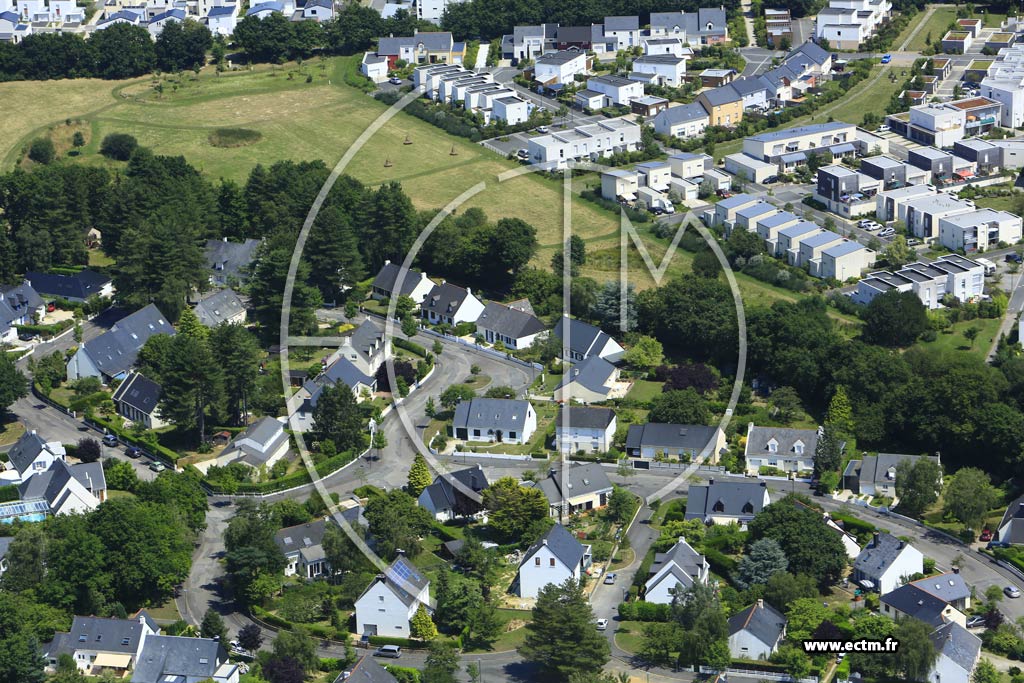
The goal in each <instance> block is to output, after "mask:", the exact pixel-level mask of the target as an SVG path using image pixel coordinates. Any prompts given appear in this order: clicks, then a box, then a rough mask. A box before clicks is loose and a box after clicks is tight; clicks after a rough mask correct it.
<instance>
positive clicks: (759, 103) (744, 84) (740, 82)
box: [732, 78, 769, 111]
mask: <svg viewBox="0 0 1024 683" xmlns="http://www.w3.org/2000/svg"><path fill="white" fill-rule="evenodd" d="M732 88H733V89H734V90H735V91H736V92H737V93H739V95H740V97H741V98H743V101H742V103H741V104H742V107H743V109H744V110H747V109H753V110H757V111H765V110H767V109H768V108H769V103H768V99H769V96H768V86H767V85H766V84H765V82H764V81H762V80H761V79H760V78H740V79H737V80H735V81H733V82H732Z"/></svg>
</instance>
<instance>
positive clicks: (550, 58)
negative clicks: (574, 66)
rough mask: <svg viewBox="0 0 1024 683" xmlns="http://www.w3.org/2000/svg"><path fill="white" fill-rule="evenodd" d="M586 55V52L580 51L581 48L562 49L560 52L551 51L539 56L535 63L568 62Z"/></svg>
mask: <svg viewBox="0 0 1024 683" xmlns="http://www.w3.org/2000/svg"><path fill="white" fill-rule="evenodd" d="M586 56H587V53H586V52H580V51H579V50H560V51H558V52H549V53H548V54H546V55H543V56H541V57H538V58H537V60H536V61H535V62H534V63H535V64H551V65H560V64H568V63H569V62H571V61H572V60H574V59H576V58H577V57H586Z"/></svg>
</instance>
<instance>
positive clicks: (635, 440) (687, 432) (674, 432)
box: [626, 422, 718, 451]
mask: <svg viewBox="0 0 1024 683" xmlns="http://www.w3.org/2000/svg"><path fill="white" fill-rule="evenodd" d="M717 431H718V428H717V427H706V426H704V425H681V424H669V423H659V422H648V423H647V424H640V425H630V426H629V432H628V433H627V435H626V450H633V449H640V448H643V447H654V448H658V447H665V448H692V449H694V450H697V451H700V450H701V449H703V448H704V447H705V446H707V445H708V443H709V442H710V441H711V440H712V439H713V438H714V436H715V433H716V432H717Z"/></svg>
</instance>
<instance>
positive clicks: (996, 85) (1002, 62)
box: [981, 45, 1024, 128]
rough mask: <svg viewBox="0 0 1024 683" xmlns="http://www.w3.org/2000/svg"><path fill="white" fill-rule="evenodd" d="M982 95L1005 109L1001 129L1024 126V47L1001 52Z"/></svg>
mask: <svg viewBox="0 0 1024 683" xmlns="http://www.w3.org/2000/svg"><path fill="white" fill-rule="evenodd" d="M981 94H982V96H984V97H987V98H989V99H992V100H995V101H997V102H999V103H1001V104H1002V105H1003V111H1002V116H1001V117H1000V121H999V124H1000V125H1002V126H1006V127H1007V128H1018V127H1020V126H1024V45H1011V46H1010V47H1004V48H1000V50H999V57H998V59H997V60H996V61H994V62H992V64H991V66H989V67H988V75H986V76H985V78H984V79H982V81H981Z"/></svg>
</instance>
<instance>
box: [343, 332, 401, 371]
mask: <svg viewBox="0 0 1024 683" xmlns="http://www.w3.org/2000/svg"><path fill="white" fill-rule="evenodd" d="M390 356H391V345H390V344H388V343H387V341H386V340H385V339H384V330H382V329H381V328H379V327H377V323H375V322H373V321H372V320H370V319H366V320H364V321H363V322H362V323H361V324H360V325H359V327H357V328H356V329H355V330H353V331H352V334H350V335H349V336H348V337H346V338H345V340H344V341H343V342H342V344H341V348H339V349H338V358H340V359H343V360H347V361H348V362H350V363H351V364H352V365H354V366H355V367H356V369H358V370H359V371H360V372H361V373H363V374H364V375H369V376H371V377H372V376H374V375H376V374H377V370H379V369H380V366H381V365H383V364H384V363H385V361H387V359H388V358H389V357H390Z"/></svg>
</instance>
